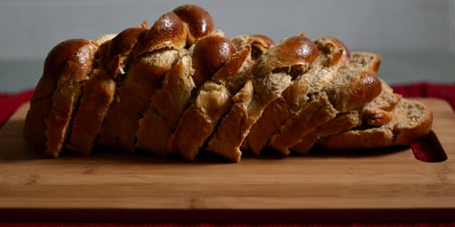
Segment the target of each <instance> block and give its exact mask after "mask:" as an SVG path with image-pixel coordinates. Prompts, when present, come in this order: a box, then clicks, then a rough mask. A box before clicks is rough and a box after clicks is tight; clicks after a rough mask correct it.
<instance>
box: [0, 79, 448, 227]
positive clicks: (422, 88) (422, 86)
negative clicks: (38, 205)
mask: <svg viewBox="0 0 455 227" xmlns="http://www.w3.org/2000/svg"><path fill="white" fill-rule="evenodd" d="M393 88H394V91H395V92H397V93H400V94H402V95H403V96H405V97H437V98H442V99H445V100H447V101H448V102H449V103H450V104H451V106H452V108H453V109H454V110H455V84H436V83H427V82H425V83H418V84H412V85H397V86H393ZM32 94H33V90H27V91H23V92H18V93H12V94H5V93H0V127H1V126H2V125H3V124H4V123H5V122H6V120H7V119H8V118H9V117H10V116H11V115H12V114H13V113H14V111H15V110H16V109H17V108H18V107H19V106H20V105H21V104H22V103H25V102H27V101H28V100H30V98H31V96H32ZM413 149H419V146H418V145H415V146H413ZM454 215H455V214H454ZM0 222H1V220H0ZM0 225H1V226H37V227H42V226H48V225H49V224H43V223H30V224H0ZM76 225H81V224H72V223H60V224H52V226H59V227H60V226H62V227H69V226H76ZM82 225H84V226H90V227H98V226H112V227H116V226H130V225H128V224H113V223H103V224H93V223H86V224H82ZM140 225H141V226H161V227H180V226H200V227H214V226H233V227H244V226H245V227H246V226H251V225H252V224H222V225H219V224H209V223H200V224H191V225H182V224H173V223H164V224H140ZM390 225H392V226H396V227H407V226H419V227H429V226H438V227H445V226H451V227H455V223H394V224H392V223H364V224H355V223H347V224H327V225H326V224H305V225H301V224H280V223H274V224H258V225H255V226H263V227H284V226H289V227H294V226H295V227H297V226H308V227H319V226H351V227H360V226H370V227H382V226H390Z"/></svg>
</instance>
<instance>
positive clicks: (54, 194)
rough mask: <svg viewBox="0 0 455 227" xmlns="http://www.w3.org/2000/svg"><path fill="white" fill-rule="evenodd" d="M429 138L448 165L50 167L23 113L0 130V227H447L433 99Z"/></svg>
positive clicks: (271, 157)
mask: <svg viewBox="0 0 455 227" xmlns="http://www.w3.org/2000/svg"><path fill="white" fill-rule="evenodd" d="M420 100H421V101H422V102H424V103H425V104H427V105H428V106H429V107H430V109H431V110H432V111H433V113H434V126H433V131H434V133H435V134H436V136H437V138H438V139H439V141H440V142H441V144H442V147H443V148H444V150H445V152H446V154H447V156H448V159H447V160H446V161H444V162H437V163H427V162H422V161H419V160H417V159H415V158H414V156H413V154H412V151H411V149H410V148H408V147H398V148H387V149H375V150H361V151H344V152H327V151H314V152H313V153H312V154H310V155H306V156H302V155H291V156H290V157H282V156H280V155H279V154H278V153H277V152H273V151H266V152H265V155H264V156H261V157H256V156H253V155H249V154H245V155H244V157H243V158H242V161H241V162H240V163H238V164H236V163H231V162H228V161H225V160H224V159H222V158H220V157H216V156H214V155H210V154H203V155H202V156H201V157H199V158H197V159H196V160H195V161H194V162H189V161H185V160H183V159H180V158H178V157H167V158H163V157H154V156H152V155H150V154H146V153H145V152H137V153H135V154H130V153H126V152H122V151H115V150H110V149H108V148H97V149H96V151H94V152H93V154H91V155H89V156H84V155H80V154H74V153H65V154H64V155H62V157H60V158H58V159H49V158H46V157H45V156H43V155H42V154H41V153H40V152H36V151H33V149H32V148H31V147H30V146H29V145H28V144H27V143H26V142H25V140H24V139H23V137H22V134H21V132H22V127H23V123H24V117H25V114H26V111H27V109H28V105H27V104H26V105H24V106H22V107H21V108H20V109H19V110H18V111H17V112H16V114H15V115H14V116H13V117H12V118H11V119H10V120H9V122H8V123H7V124H5V125H4V127H3V128H2V129H1V130H0V221H21V222H29V221H46V222H47V221H50V222H62V221H63V222H81V221H82V222H97V221H102V222H104V221H107V222H119V221H120V222H124V221H135V222H146V221H166V222H176V221H183V222H186V221H212V222H226V221H229V222H233V221H235V222H236V221H256V222H266V221H267V222H270V221H279V222H295V221H318V222H332V221H336V222H340V221H356V222H361V221H453V220H455V171H454V168H455V164H454V161H453V159H452V157H455V115H454V113H453V111H452V109H451V108H450V106H449V105H448V104H447V103H446V102H445V101H441V100H438V99H420Z"/></svg>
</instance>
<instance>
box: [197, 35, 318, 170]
mask: <svg viewBox="0 0 455 227" xmlns="http://www.w3.org/2000/svg"><path fill="white" fill-rule="evenodd" d="M302 50H304V51H302ZM318 55H319V52H318V50H317V47H316V45H315V44H314V43H313V42H312V41H311V40H309V39H308V38H306V37H305V36H304V35H303V34H301V35H298V36H293V37H290V38H288V39H285V40H283V41H282V42H281V43H280V44H278V45H276V46H273V47H272V48H270V49H269V51H267V52H266V53H265V54H264V55H262V56H261V57H260V59H259V62H258V64H257V66H256V67H257V68H256V69H255V78H253V79H252V80H250V81H249V82H247V83H246V84H245V86H244V87H243V88H242V89H241V90H240V91H239V93H238V94H236V95H235V96H234V97H233V101H234V104H233V106H232V107H231V109H230V110H229V112H228V114H227V115H226V116H225V117H224V118H223V120H222V121H221V123H220V124H219V126H218V128H217V129H216V130H215V133H214V135H213V136H212V138H211V139H210V141H209V143H208V146H207V148H206V149H207V150H209V151H211V152H214V153H216V154H218V155H221V156H223V157H226V158H229V159H231V160H233V161H239V160H240V156H241V154H242V153H241V151H240V146H241V144H242V142H243V140H244V139H245V137H246V136H247V135H248V132H249V131H250V128H251V127H252V126H253V124H254V123H255V122H256V121H257V120H258V119H259V118H260V117H261V115H262V112H263V111H264V109H265V108H266V107H267V106H268V105H269V104H270V103H271V102H273V101H274V100H275V99H277V98H279V97H280V96H281V94H282V92H283V91H284V90H285V89H286V88H288V86H289V85H290V84H291V82H292V80H293V79H295V78H297V77H299V76H300V75H302V74H303V73H304V72H305V71H307V70H308V68H309V65H310V64H311V62H313V61H314V60H315V59H316V58H317V57H318ZM293 77H294V78H293Z"/></svg>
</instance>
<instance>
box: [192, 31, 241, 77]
mask: <svg viewBox="0 0 455 227" xmlns="http://www.w3.org/2000/svg"><path fill="white" fill-rule="evenodd" d="M235 51H236V48H235V46H234V44H233V43H232V42H231V41H230V40H229V39H226V38H224V37H221V36H218V35H212V36H207V37H205V38H203V39H201V40H199V41H198V42H197V43H196V44H195V46H194V49H193V55H192V57H193V68H194V69H195V72H194V75H193V79H194V83H195V84H196V86H200V85H201V84H202V83H204V81H206V80H208V79H210V78H211V77H212V76H213V74H214V73H215V72H216V71H217V70H218V69H219V68H221V67H222V66H223V64H224V63H225V62H226V61H227V60H229V59H230V58H231V56H232V55H233V54H234V53H235Z"/></svg>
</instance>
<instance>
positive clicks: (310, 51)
mask: <svg viewBox="0 0 455 227" xmlns="http://www.w3.org/2000/svg"><path fill="white" fill-rule="evenodd" d="M318 56H319V51H318V48H317V46H316V45H315V44H314V43H313V42H312V41H311V40H310V39H308V38H307V37H305V35H304V34H300V35H297V36H291V37H289V38H287V39H285V40H283V41H282V42H280V44H279V45H276V46H273V47H272V48H270V49H269V51H267V53H265V54H264V55H262V56H261V61H260V63H259V64H258V71H257V72H256V73H257V74H258V75H265V74H267V73H269V72H271V71H272V70H277V69H287V71H288V72H290V71H291V70H292V67H299V69H297V70H299V71H300V72H301V71H306V70H307V69H308V67H309V64H310V63H311V62H313V61H314V60H316V58H317V57H318Z"/></svg>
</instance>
